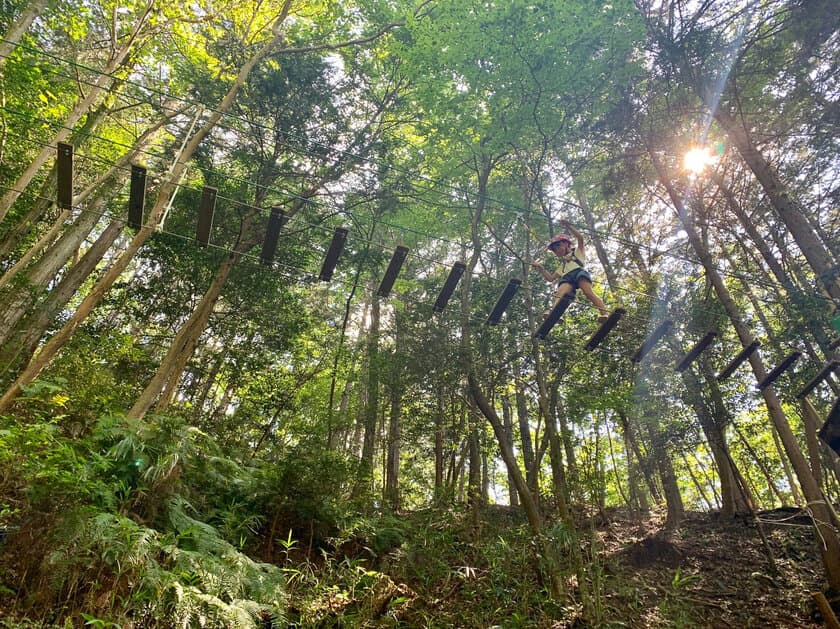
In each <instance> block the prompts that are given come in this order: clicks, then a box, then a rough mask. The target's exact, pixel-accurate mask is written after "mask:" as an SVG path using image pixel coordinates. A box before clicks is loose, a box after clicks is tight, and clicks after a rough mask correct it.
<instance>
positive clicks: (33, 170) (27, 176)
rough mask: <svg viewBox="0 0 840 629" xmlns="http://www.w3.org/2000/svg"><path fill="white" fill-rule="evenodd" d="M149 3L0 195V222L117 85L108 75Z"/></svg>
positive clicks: (128, 47) (142, 24)
mask: <svg viewBox="0 0 840 629" xmlns="http://www.w3.org/2000/svg"><path fill="white" fill-rule="evenodd" d="M153 6H154V0H148V3H147V5H146V7H145V9H144V10H143V11H141V12H140V13H139V17H138V19H137V20H136V21H135V23H134V28H133V31H132V33H131V34H130V35H129V36H128V37H127V38H125V41H124V42H123V43H122V45H121V46H120V48H119V49H116V48H115V49H113V52H112V54H111V58H110V59H108V62H107V63H106V64H105V66H104V67H103V68H102V70H101V71H100V72H99V73H98V74H97V77H96V79H95V80H94V81H93V83H92V84H91V85H90V88H89V89H88V92H87V94H86V95H85V97H84V98H82V99H81V100H79V101H78V102H77V103H76V105H75V106H74V107H73V110H72V111H71V112H70V113H69V114H68V115H67V117H66V118H65V119H64V120H63V121H62V123H61V127H59V131H58V132H57V133H56V134H55V135H54V136H53V137H52V138H51V139H50V140H49V141H48V142H45V143H44V148H43V149H41V152H40V153H39V154H38V155H37V156H36V157H35V159H33V160H32V162H30V163H29V165H28V166H27V167H26V168H25V169H24V171H23V172H22V173H21V174H20V175H19V176H18V178H17V180H16V181H15V183H14V185H13V186H12V188H11V189H10V190H9V191H8V192H6V194H4V195H3V197H2V198H0V221H2V220H3V219H4V218H5V217H6V214H7V213H8V212H9V210H10V209H11V207H12V205H13V204H14V202H15V201H17V199H18V197H20V195H21V194H22V192H23V191H24V190H25V189H26V188H27V187H28V186H29V184H30V183H31V182H32V180H33V179H34V178H35V175H37V174H38V171H39V170H41V167H42V166H43V165H44V164H46V163H47V161H48V160H49V159H50V158H51V157H52V156H53V155H54V154H55V147H56V145H57V144H58V143H59V142H64V141H65V140H66V139H67V138H68V137H70V134H71V132H72V130H73V127H75V126H76V124H77V123H78V122H79V120H81V118H82V116H84V115H85V114H86V113H88V111H89V110H90V109H91V107H94V106H95V104H96V103H97V102H98V101H99V99H100V98H101V97H102V94H103V93H108V92H111V90H112V89H113V88H114V86H116V85H118V84H119V79H117V78H114V77H113V76H112V75H113V74H114V73H115V72H116V71H117V70H118V69H120V67H122V66H123V65H124V64H125V63H126V61H127V60H128V59H129V55H130V53H131V52H132V50H134V46H135V44H136V43H137V41H138V39H139V37H140V35H141V32H142V31H143V29H144V28H146V25H147V20H148V18H149V16H151V15H152V7H153Z"/></svg>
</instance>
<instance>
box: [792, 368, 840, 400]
mask: <svg viewBox="0 0 840 629" xmlns="http://www.w3.org/2000/svg"><path fill="white" fill-rule="evenodd" d="M837 367H840V360H830V361H828V363H827V364H826V365H825V367H823V368H822V369H821V370H820V372H819V373H818V374H817V375H816V376H814V377H813V378H811V380H809V381H808V384H806V385H805V386H804V387H802V390H801V391H800V392H799V393H797V395H796V398H797V399H799V400H801V399H802V398H804V397H805V396H807V395H808V394H809V393H810V392H811V391H813V390H814V389H816V388H817V385H818V384H819V383H820V382H822V381H823V380H825V379H826V378H827V377H828V374H830V373H833V372H834V371H835V370H836V369H837Z"/></svg>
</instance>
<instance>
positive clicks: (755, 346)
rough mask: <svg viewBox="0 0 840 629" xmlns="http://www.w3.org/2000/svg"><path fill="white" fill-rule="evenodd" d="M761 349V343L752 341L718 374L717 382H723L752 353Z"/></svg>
mask: <svg viewBox="0 0 840 629" xmlns="http://www.w3.org/2000/svg"><path fill="white" fill-rule="evenodd" d="M759 347H761V341H753V342H752V343H750V344H749V345H747V346H746V347H745V348H744V349H742V350H741V351H740V352H739V353H738V355H737V356H735V358H733V359H732V362H731V363H729V364H728V365H727V366H726V368H725V369H724V370H723V371H721V372H720V373H719V374H718V377H717V381H718V382H723V381H724V380H726V379H727V378H728V377H729V376H731V375H732V374H733V373H735V370H736V369H738V367H740V366H741V365H742V364H743V362H744V361H745V360H746V359H747V358H749V357H750V356H751V355H752V353H753V352H754V351H755V350H757V349H758V348H759Z"/></svg>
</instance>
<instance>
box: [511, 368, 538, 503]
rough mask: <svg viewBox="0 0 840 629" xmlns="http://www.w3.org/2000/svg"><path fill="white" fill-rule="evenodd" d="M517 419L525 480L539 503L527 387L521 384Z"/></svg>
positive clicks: (517, 389)
mask: <svg viewBox="0 0 840 629" xmlns="http://www.w3.org/2000/svg"><path fill="white" fill-rule="evenodd" d="M516 419H517V421H518V423H519V442H520V443H521V445H522V463H523V464H524V465H525V480H526V482H527V484H528V487H529V488H530V490H531V492H532V493H533V494H534V498H535V500H538V501H539V491H538V480H537V479H538V477H539V474H538V472H537V460H536V456H535V455H534V442H533V440H532V439H531V421H530V416H529V413H528V400H527V398H526V397H525V387H524V386H523V385H522V383H521V382H517V383H516Z"/></svg>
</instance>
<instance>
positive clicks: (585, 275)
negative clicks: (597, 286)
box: [557, 269, 592, 289]
mask: <svg viewBox="0 0 840 629" xmlns="http://www.w3.org/2000/svg"><path fill="white" fill-rule="evenodd" d="M581 279H586V280H589V283H590V284H591V283H592V276H591V275H590V274H589V271H587V270H586V269H575V270H574V271H569V272H568V273H566V274H565V275H564V276H562V277H561V278H560V279H559V280H557V286H560V285H561V284H571V285H572V288H574V289H578V288H580V280H581Z"/></svg>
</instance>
